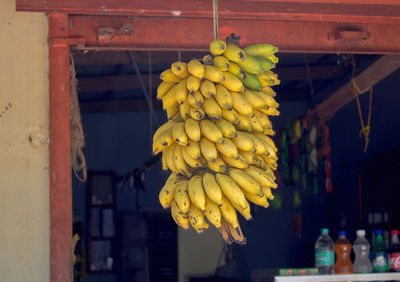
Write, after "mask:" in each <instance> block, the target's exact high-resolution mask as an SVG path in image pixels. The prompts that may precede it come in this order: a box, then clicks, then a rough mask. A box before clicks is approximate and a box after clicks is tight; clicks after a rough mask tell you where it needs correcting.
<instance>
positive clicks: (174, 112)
mask: <svg viewBox="0 0 400 282" xmlns="http://www.w3.org/2000/svg"><path fill="white" fill-rule="evenodd" d="M165 111H166V112H167V118H168V120H172V119H173V118H174V117H175V116H176V115H177V114H178V113H179V105H178V104H175V105H173V106H172V107H170V108H167V109H166V110H165Z"/></svg>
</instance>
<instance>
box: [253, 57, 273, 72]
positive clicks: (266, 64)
mask: <svg viewBox="0 0 400 282" xmlns="http://www.w3.org/2000/svg"><path fill="white" fill-rule="evenodd" d="M254 58H256V59H257V61H258V63H259V64H260V65H261V67H262V69H263V70H264V71H268V70H270V69H273V68H274V67H275V64H274V63H273V62H272V61H271V60H269V59H267V58H264V57H261V56H254Z"/></svg>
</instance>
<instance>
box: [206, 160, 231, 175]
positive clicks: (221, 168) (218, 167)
mask: <svg viewBox="0 0 400 282" xmlns="http://www.w3.org/2000/svg"><path fill="white" fill-rule="evenodd" d="M207 166H208V168H209V169H211V170H212V171H214V172H221V173H225V172H226V170H227V168H226V165H225V163H224V161H223V160H222V159H221V158H220V157H217V158H216V159H215V162H212V161H207Z"/></svg>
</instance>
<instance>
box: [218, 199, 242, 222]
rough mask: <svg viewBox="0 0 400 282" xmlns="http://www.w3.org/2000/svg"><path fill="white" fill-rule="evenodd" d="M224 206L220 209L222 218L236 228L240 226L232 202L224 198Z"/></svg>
mask: <svg viewBox="0 0 400 282" xmlns="http://www.w3.org/2000/svg"><path fill="white" fill-rule="evenodd" d="M221 202H222V204H221V205H220V206H219V209H220V211H221V215H222V217H223V218H224V219H225V220H226V221H227V222H228V223H230V224H232V226H233V227H234V228H236V227H238V226H239V221H238V218H237V215H236V211H235V208H234V207H233V206H232V204H231V202H230V201H229V200H228V199H227V198H225V196H222V200H221Z"/></svg>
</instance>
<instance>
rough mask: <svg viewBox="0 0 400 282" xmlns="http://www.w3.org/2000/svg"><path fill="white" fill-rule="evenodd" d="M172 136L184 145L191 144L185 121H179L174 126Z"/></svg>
mask: <svg viewBox="0 0 400 282" xmlns="http://www.w3.org/2000/svg"><path fill="white" fill-rule="evenodd" d="M172 136H173V137H174V139H175V141H176V142H178V143H179V144H181V145H182V146H189V140H188V137H187V135H186V131H185V123H184V122H177V123H176V124H175V125H174V127H173V128H172Z"/></svg>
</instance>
